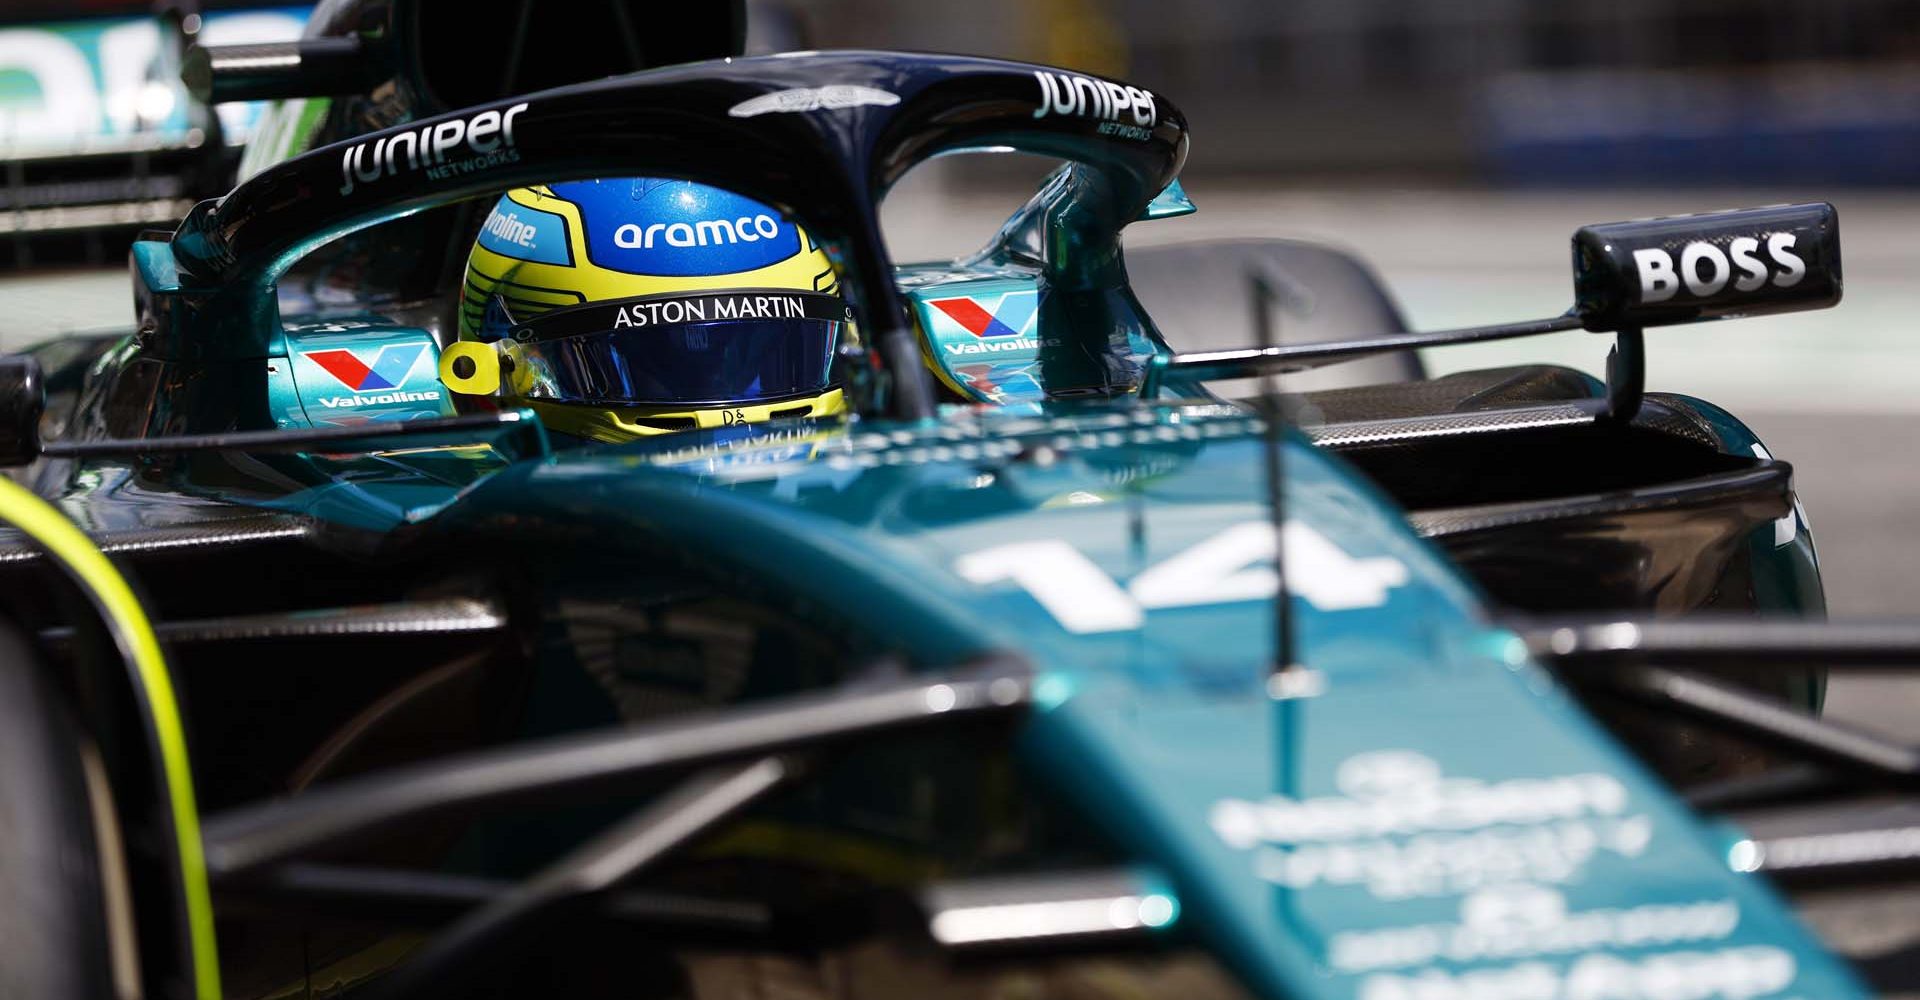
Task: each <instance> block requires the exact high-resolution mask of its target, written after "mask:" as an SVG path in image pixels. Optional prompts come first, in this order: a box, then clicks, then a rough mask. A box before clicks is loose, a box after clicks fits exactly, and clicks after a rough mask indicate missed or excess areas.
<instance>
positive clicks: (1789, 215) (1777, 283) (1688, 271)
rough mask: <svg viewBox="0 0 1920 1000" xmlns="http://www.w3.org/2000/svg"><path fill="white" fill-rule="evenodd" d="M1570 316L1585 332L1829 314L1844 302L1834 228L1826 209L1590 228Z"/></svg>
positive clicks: (1577, 264)
mask: <svg viewBox="0 0 1920 1000" xmlns="http://www.w3.org/2000/svg"><path fill="white" fill-rule="evenodd" d="M1573 288H1574V311H1575V312H1576V313H1577V314H1578V315H1579V317H1580V320H1581V325H1583V326H1584V327H1586V328H1587V329H1588V330H1593V331H1605V330H1621V329H1630V328H1639V327H1648V326H1665V325H1668V324H1673V323H1691V322H1695V321H1697V320H1705V319H1720V318H1723V317H1733V316H1758V315H1764V314H1766V313H1776V312H1791V311H1795V310H1801V309H1825V308H1827V307H1828V306H1832V305H1834V304H1836V303H1838V302H1839V301H1840V288H1841V278H1840V220H1839V216H1838V215H1836V214H1835V212H1834V210H1833V206H1832V205H1830V204H1827V203H1826V202H1814V203H1811V204H1804V205H1776V206H1771V207H1768V208H1751V209H1739V210H1735V211H1728V212H1710V213H1705V214H1701V215H1677V216H1672V217H1668V218H1660V219H1638V220H1635V221H1632V222H1611V223H1606V224H1604V225H1598V226H1586V227H1583V228H1582V229H1580V230H1579V231H1578V232H1575V233H1574V234H1573Z"/></svg>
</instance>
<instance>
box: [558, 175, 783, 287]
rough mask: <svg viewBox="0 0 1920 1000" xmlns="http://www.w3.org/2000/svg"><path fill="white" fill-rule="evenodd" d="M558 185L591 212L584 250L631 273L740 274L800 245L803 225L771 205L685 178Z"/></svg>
mask: <svg viewBox="0 0 1920 1000" xmlns="http://www.w3.org/2000/svg"><path fill="white" fill-rule="evenodd" d="M553 193H554V194H556V195H558V196H560V197H561V198H564V199H566V200H568V201H571V202H573V203H575V204H577V205H579V206H580V215H581V217H582V218H584V219H590V220H593V221H592V222H591V223H590V224H589V225H587V226H586V227H585V228H586V230H587V233H586V236H587V257H588V258H589V259H590V260H592V261H593V262H594V263H595V264H597V265H599V266H600V267H604V268H608V269H611V270H615V271H625V272H626V273H628V274H648V275H662V276H670V277H684V276H690V275H714V274H738V273H741V272H745V271H757V270H759V269H761V268H763V267H770V266H772V265H774V264H778V263H780V262H781V261H783V260H786V259H787V258H789V257H792V256H794V255H795V254H798V253H800V252H801V245H800V231H799V229H798V228H796V227H795V226H794V225H793V224H792V223H790V222H788V221H787V220H785V219H783V218H781V217H780V213H779V212H776V211H774V210H773V209H772V208H770V207H768V206H766V205H763V204H761V203H760V202H757V201H754V200H753V199H751V198H746V197H742V196H740V195H737V194H732V193H729V192H725V191H718V190H715V189H712V188H708V187H703V186H700V185H695V184H689V183H687V182H685V181H671V180H658V179H651V178H637V179H636V178H623V179H618V180H592V181H578V182H575V183H571V184H555V185H553Z"/></svg>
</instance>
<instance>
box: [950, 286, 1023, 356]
mask: <svg viewBox="0 0 1920 1000" xmlns="http://www.w3.org/2000/svg"><path fill="white" fill-rule="evenodd" d="M926 304H927V306H928V307H930V308H931V309H932V310H933V311H934V312H936V313H937V314H938V315H940V316H943V317H945V318H946V319H949V320H952V321H953V322H954V324H956V325H957V326H959V327H960V329H962V330H964V331H966V332H967V333H970V334H972V335H973V336H974V338H976V339H975V340H973V341H971V342H969V341H965V340H954V339H950V338H946V337H936V339H937V340H938V341H939V342H940V348H941V349H942V350H944V351H946V352H947V353H948V354H953V355H967V354H999V353H1002V352H1007V351H1021V350H1033V349H1035V348H1038V347H1039V346H1040V341H1039V340H1038V339H1036V338H1035V336H1034V321H1035V319H1036V318H1037V317H1038V315H1039V312H1040V293H1039V292H1038V291H1036V290H1034V289H1021V290H1018V291H1011V292H1004V293H1002V294H1000V295H997V296H994V295H959V296H954V297H952V298H945V299H928V300H927V303H926Z"/></svg>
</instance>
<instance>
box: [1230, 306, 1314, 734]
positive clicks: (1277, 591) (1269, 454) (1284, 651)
mask: <svg viewBox="0 0 1920 1000" xmlns="http://www.w3.org/2000/svg"><path fill="white" fill-rule="evenodd" d="M1275 277H1280V276H1271V275H1268V274H1267V273H1265V272H1264V269H1263V270H1256V271H1254V272H1252V273H1250V274H1249V275H1248V279H1249V282H1250V284H1251V286H1252V291H1253V327H1254V331H1255V333H1256V334H1257V335H1258V336H1259V338H1260V349H1261V350H1263V351H1265V350H1268V349H1270V348H1273V347H1275V346H1277V345H1278V343H1279V337H1278V335H1277V332H1276V331H1275V330H1274V323H1273V314H1274V310H1275V308H1276V307H1277V306H1278V305H1279V304H1280V295H1279V293H1278V292H1276V291H1275V286H1276V285H1277V284H1281V283H1282V282H1277V281H1275V280H1274V278H1275ZM1283 280H1284V279H1283ZM1260 396H1261V398H1262V399H1264V400H1265V401H1266V403H1267V406H1266V411H1267V413H1266V421H1265V432H1264V435H1263V438H1262V443H1263V445H1264V447H1263V448H1262V449H1261V450H1262V451H1263V452H1264V453H1265V457H1266V462H1265V465H1266V473H1267V477H1266V478H1267V482H1266V487H1267V511H1268V516H1269V517H1270V518H1271V519H1272V524H1273V577H1274V589H1273V665H1272V671H1271V673H1269V674H1268V675H1267V693H1268V694H1269V695H1271V696H1273V697H1274V698H1276V699H1288V698H1301V697H1311V696H1312V695H1315V694H1318V693H1319V692H1320V690H1321V688H1322V687H1323V684H1324V682H1323V679H1322V678H1321V677H1320V676H1319V675H1318V674H1317V673H1315V672H1313V671H1311V670H1308V669H1307V668H1306V667H1305V666H1304V665H1303V664H1300V663H1298V662H1296V660H1295V658H1294V648H1293V601H1292V600H1291V599H1290V597H1289V595H1288V593H1287V558H1286V553H1287V543H1286V537H1287V506H1286V475H1285V468H1284V464H1283V456H1284V452H1285V447H1286V437H1285V431H1286V412H1285V404H1284V403H1283V401H1282V400H1281V398H1280V381H1279V378H1278V377H1277V376H1276V375H1275V373H1274V371H1273V369H1271V368H1267V369H1265V370H1263V371H1262V372H1261V375H1260Z"/></svg>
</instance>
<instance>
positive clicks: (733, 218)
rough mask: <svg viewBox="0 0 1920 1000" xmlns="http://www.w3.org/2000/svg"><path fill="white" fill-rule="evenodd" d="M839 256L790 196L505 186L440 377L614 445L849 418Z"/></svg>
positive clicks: (646, 187) (470, 274) (633, 185)
mask: <svg viewBox="0 0 1920 1000" xmlns="http://www.w3.org/2000/svg"><path fill="white" fill-rule="evenodd" d="M849 337H851V331H850V327H849V324H848V322H847V306H846V303H845V302H844V301H843V300H842V299H841V298H840V294H839V283H838V281H837V280H836V278H835V277H834V271H833V267H832V266H831V265H830V264H829V263H828V261H827V256H826V254H825V253H824V252H822V251H821V249H820V247H819V246H818V245H817V244H815V243H814V241H813V238H812V237H811V236H809V235H808V234H807V233H806V232H805V231H804V230H802V229H801V228H800V227H799V226H798V225H796V224H794V223H793V222H792V221H791V220H789V219H787V218H784V217H783V216H782V215H781V214H780V213H779V212H777V211H775V210H774V209H772V208H770V207H768V206H766V205H763V204H761V203H760V202H757V201H754V200H752V199H749V198H745V197H742V196H740V195H737V194H733V193H731V192H727V191H722V190H719V189H716V188H712V187H708V186H706V185H703V184H696V183H693V182H690V181H679V180H663V179H658V178H650V177H631V178H622V179H617V180H591V181H579V182H574V183H567V184H552V185H546V186H541V187H531V188H521V189H518V190H515V191H509V192H508V193H506V194H505V195H503V196H501V198H500V200H499V201H498V202H496V203H495V204H494V206H493V211H492V212H491V213H490V214H488V216H487V218H486V221H485V222H484V223H483V224H482V225H481V228H480V234H479V236H478V238H477V239H476V240H475V241H474V245H473V250H472V252H471V254H470V255H469V256H468V259H467V272H466V282H465V287H464V288H463V290H462V299H461V303H460V320H459V339H458V340H457V341H456V342H455V343H453V344H451V345H449V346H448V347H447V349H446V350H445V351H443V352H442V354H441V358H440V378H441V381H442V382H443V383H445V384H446V386H447V387H448V388H449V389H451V390H452V391H453V392H454V393H456V394H457V395H456V398H458V397H459V396H465V397H468V398H469V399H471V398H475V397H492V398H494V399H495V400H497V401H498V402H500V403H502V404H505V405H509V406H525V407H529V408H531V409H532V410H534V411H535V412H536V413H538V414H539V416H540V418H541V420H542V422H544V423H545V424H546V425H547V426H548V427H549V428H551V429H553V430H556V431H560V432H562V433H565V434H572V435H574V436H577V437H582V438H590V439H594V440H599V441H626V440H631V439H633V438H635V437H640V436H643V435H650V434H662V433H668V432H672V431H679V430H691V429H695V428H707V427H725V426H731V425H735V424H749V423H755V422H758V421H763V420H769V419H773V418H775V417H789V416H826V415H831V414H837V413H841V412H842V411H843V410H844V409H845V405H846V404H845V401H844V399H843V397H842V394H841V390H840V388H839V387H838V386H837V385H836V384H835V383H834V378H835V366H834V358H835V357H836V350H837V348H838V346H839V344H840V343H841V341H842V339H843V338H849Z"/></svg>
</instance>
